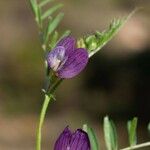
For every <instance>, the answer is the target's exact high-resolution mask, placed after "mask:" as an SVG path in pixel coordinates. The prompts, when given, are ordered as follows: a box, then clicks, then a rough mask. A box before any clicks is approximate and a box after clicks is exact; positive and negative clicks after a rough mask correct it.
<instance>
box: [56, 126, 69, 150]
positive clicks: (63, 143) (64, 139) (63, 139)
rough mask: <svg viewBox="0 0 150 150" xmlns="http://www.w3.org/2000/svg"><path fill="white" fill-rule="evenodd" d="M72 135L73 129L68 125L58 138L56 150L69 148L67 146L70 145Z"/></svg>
mask: <svg viewBox="0 0 150 150" xmlns="http://www.w3.org/2000/svg"><path fill="white" fill-rule="evenodd" d="M71 136H72V133H71V131H70V130H69V129H68V127H66V128H65V130H64V131H63V132H62V133H61V134H60V136H59V138H58V139H57V141H56V143H55V146H54V150H67V147H69V143H70V140H71Z"/></svg>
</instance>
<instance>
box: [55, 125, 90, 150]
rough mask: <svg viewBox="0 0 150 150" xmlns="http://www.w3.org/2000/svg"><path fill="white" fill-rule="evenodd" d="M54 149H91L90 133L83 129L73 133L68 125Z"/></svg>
mask: <svg viewBox="0 0 150 150" xmlns="http://www.w3.org/2000/svg"><path fill="white" fill-rule="evenodd" d="M54 150H90V142H89V138H88V135H87V133H86V132H84V131H83V130H81V129H77V130H76V131H75V132H74V133H72V132H71V131H70V130H69V129H68V127H66V128H65V129H64V131H63V132H62V133H61V134H60V136H59V138H58V139H57V141H56V143H55V146H54Z"/></svg>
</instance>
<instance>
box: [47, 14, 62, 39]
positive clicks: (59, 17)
mask: <svg viewBox="0 0 150 150" xmlns="http://www.w3.org/2000/svg"><path fill="white" fill-rule="evenodd" d="M63 17H64V14H63V13H59V14H58V15H57V16H56V17H55V18H54V19H53V20H50V21H49V23H48V27H47V32H46V38H45V42H47V40H48V37H49V35H50V34H51V33H52V32H53V31H54V30H55V29H56V28H57V26H58V25H59V23H60V22H61V20H62V19H63Z"/></svg>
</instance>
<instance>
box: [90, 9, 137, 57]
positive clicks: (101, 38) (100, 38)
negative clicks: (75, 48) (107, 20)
mask: <svg viewBox="0 0 150 150" xmlns="http://www.w3.org/2000/svg"><path fill="white" fill-rule="evenodd" d="M136 11H137V9H136V10H134V11H132V12H131V13H130V14H129V15H128V16H127V17H124V18H122V19H114V20H113V21H112V22H111V24H110V26H109V28H108V29H107V30H106V31H103V32H102V33H100V32H96V33H95V34H94V36H95V37H96V38H97V48H96V49H94V50H92V51H90V52H89V57H92V56H93V55H94V54H95V53H97V52H98V51H99V50H100V49H101V48H102V47H103V46H104V45H106V43H108V42H109V41H110V40H111V39H112V38H113V37H114V36H115V35H116V34H117V33H118V32H119V30H120V29H121V28H122V27H123V25H124V24H125V23H126V22H127V21H128V20H129V19H130V18H131V16H132V15H133V14H134V13H135V12H136ZM91 44H93V43H91Z"/></svg>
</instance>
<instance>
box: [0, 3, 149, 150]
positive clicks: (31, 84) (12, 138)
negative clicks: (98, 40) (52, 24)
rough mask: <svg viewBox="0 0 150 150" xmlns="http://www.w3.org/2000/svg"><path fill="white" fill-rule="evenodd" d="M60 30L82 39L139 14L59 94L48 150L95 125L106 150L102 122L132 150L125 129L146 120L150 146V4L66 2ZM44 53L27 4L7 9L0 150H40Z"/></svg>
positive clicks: (0, 27)
mask: <svg viewBox="0 0 150 150" xmlns="http://www.w3.org/2000/svg"><path fill="white" fill-rule="evenodd" d="M62 3H64V4H65V7H64V8H63V11H64V12H65V18H64V20H63V22H62V24H61V27H60V29H61V30H63V29H71V30H72V34H73V35H74V36H75V37H81V36H83V35H86V34H88V33H92V32H93V31H95V30H99V31H102V30H104V29H105V28H107V27H108V25H109V23H110V21H111V20H112V19H113V18H114V17H122V16H124V15H127V14H129V13H130V12H131V11H132V10H133V9H134V8H135V7H143V9H142V10H141V11H139V12H137V13H136V14H135V15H134V16H133V17H132V18H131V19H130V20H129V22H128V23H127V24H126V25H125V26H124V28H123V29H122V30H121V31H120V32H119V34H117V36H116V37H115V38H114V39H113V40H112V41H111V42H109V44H108V45H107V46H105V47H104V48H103V49H102V50H101V52H99V53H98V54H97V55H95V56H94V57H93V58H92V59H91V60H90V62H89V64H88V66H87V67H86V69H85V70H84V71H83V72H82V73H81V74H80V75H79V76H77V77H75V78H74V79H71V80H66V81H64V82H63V84H62V85H61V86H60V88H59V89H58V91H57V94H56V98H57V101H56V102H52V103H51V104H50V107H49V111H48V114H47V120H46V123H45V126H44V130H43V132H44V133H43V150H44V149H45V150H50V149H51V150H52V149H53V148H52V147H53V143H54V141H55V140H56V138H57V136H58V134H59V133H60V132H61V130H63V128H64V127H65V126H67V125H69V126H70V128H71V129H76V128H79V127H82V124H84V123H88V124H89V125H90V126H92V127H93V128H94V129H95V131H96V132H97V136H98V138H99V139H100V141H101V146H102V149H105V147H104V140H103V132H102V121H103V117H104V116H105V115H109V116H110V117H111V118H112V119H113V120H114V121H115V123H116V124H117V131H118V132H119V142H120V147H125V146H127V144H128V141H127V132H126V121H127V120H128V119H131V118H132V117H133V116H137V117H139V127H138V138H139V142H143V141H145V140H146V139H147V140H148V139H149V136H148V133H147V124H148V121H149V120H150V30H149V29H150V19H149V18H150V1H149V0H105V1H103V0H88V1H87V0H62ZM43 58H44V56H43V52H42V50H41V48H40V41H39V37H38V29H37V26H36V23H35V21H34V18H33V15H32V12H31V10H30V7H29V2H28V1H27V0H1V1H0V150H33V149H34V145H35V130H36V124H37V121H38V114H39V112H40V108H41V104H42V102H43V95H42V92H41V88H42V87H43V85H44V64H43Z"/></svg>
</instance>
